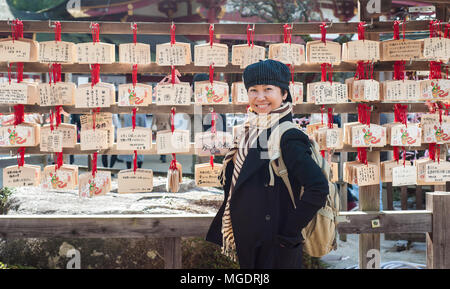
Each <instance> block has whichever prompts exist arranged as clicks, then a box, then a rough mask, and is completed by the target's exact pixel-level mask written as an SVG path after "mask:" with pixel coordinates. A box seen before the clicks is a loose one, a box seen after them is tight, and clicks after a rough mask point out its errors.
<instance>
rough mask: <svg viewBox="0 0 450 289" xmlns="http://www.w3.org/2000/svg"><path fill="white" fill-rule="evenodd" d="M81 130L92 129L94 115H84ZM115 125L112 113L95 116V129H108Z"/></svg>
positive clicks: (101, 113) (81, 119)
mask: <svg viewBox="0 0 450 289" xmlns="http://www.w3.org/2000/svg"><path fill="white" fill-rule="evenodd" d="M80 123H81V129H82V130H83V129H92V126H93V124H94V123H93V116H92V114H83V115H81V116H80ZM112 125H113V122H112V113H110V112H100V113H96V114H95V128H96V129H106V128H108V127H111V126H112Z"/></svg>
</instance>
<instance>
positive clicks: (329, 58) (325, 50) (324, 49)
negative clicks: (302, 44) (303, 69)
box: [306, 40, 341, 64]
mask: <svg viewBox="0 0 450 289" xmlns="http://www.w3.org/2000/svg"><path fill="white" fill-rule="evenodd" d="M306 62H307V63H311V64H312V63H332V64H339V63H341V45H340V44H339V43H337V42H332V41H327V42H326V43H323V42H322V41H320V40H316V41H308V42H307V43H306Z"/></svg>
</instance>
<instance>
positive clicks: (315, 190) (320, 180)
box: [280, 129, 329, 236]
mask: <svg viewBox="0 0 450 289" xmlns="http://www.w3.org/2000/svg"><path fill="white" fill-rule="evenodd" d="M280 148H281V152H282V155H283V160H284V163H285V164H286V167H287V169H288V174H289V179H290V180H291V184H292V183H294V182H293V179H295V181H296V182H295V183H297V184H300V185H301V186H302V187H303V188H304V193H303V196H302V198H301V199H300V196H299V194H298V195H297V196H296V198H295V203H296V207H297V208H296V209H295V210H294V214H293V215H292V216H291V218H289V220H287V222H285V224H284V228H281V232H282V234H285V235H291V236H295V234H298V232H299V231H300V230H301V229H302V228H304V227H305V226H306V225H307V224H308V223H309V222H310V221H311V220H312V218H313V217H314V215H315V214H316V213H317V211H318V210H319V209H320V208H321V207H323V206H324V205H325V202H326V198H327V195H328V193H329V188H328V180H327V179H326V178H325V176H324V174H323V173H322V170H321V169H320V167H319V166H318V165H317V164H316V162H315V161H314V160H313V159H312V157H311V149H310V142H309V139H308V136H307V135H306V134H304V133H303V132H301V131H299V130H297V129H290V130H288V131H286V132H285V133H284V134H283V136H282V138H281V142H280ZM293 190H294V191H295V190H296V189H295V188H293Z"/></svg>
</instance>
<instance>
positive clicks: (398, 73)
mask: <svg viewBox="0 0 450 289" xmlns="http://www.w3.org/2000/svg"><path fill="white" fill-rule="evenodd" d="M394 80H405V61H404V60H402V61H395V62H394Z"/></svg>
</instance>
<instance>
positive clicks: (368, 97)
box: [345, 78, 380, 102]
mask: <svg viewBox="0 0 450 289" xmlns="http://www.w3.org/2000/svg"><path fill="white" fill-rule="evenodd" d="M345 82H346V84H347V87H348V91H349V94H348V95H349V99H350V100H352V101H354V102H369V101H379V100H380V83H379V82H378V81H376V80H373V79H361V80H353V78H351V79H348V80H346V81H345Z"/></svg>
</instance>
